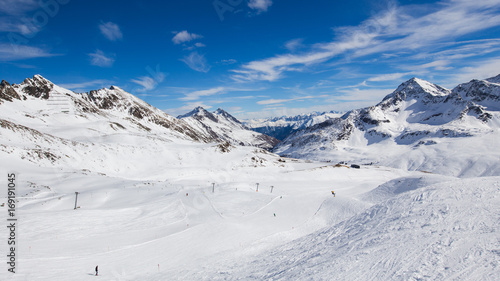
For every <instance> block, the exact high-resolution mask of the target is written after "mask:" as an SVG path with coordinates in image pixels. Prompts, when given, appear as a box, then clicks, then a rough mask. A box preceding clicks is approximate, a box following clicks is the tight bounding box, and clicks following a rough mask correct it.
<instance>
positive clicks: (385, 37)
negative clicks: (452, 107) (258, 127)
mask: <svg viewBox="0 0 500 281" xmlns="http://www.w3.org/2000/svg"><path fill="white" fill-rule="evenodd" d="M0 15H1V16H0V65H1V66H0V74H1V77H0V79H4V80H7V81H9V82H10V83H20V82H22V80H24V78H26V77H32V76H33V75H34V74H41V75H43V76H44V77H46V78H47V79H49V80H51V81H52V82H54V83H56V84H58V85H61V86H63V87H66V88H69V89H71V90H74V91H76V92H84V91H89V90H92V89H98V88H102V87H109V86H110V85H117V86H119V87H121V88H123V89H125V90H127V91H129V92H131V93H132V94H134V95H137V96H139V97H140V98H142V99H144V100H145V101H147V102H148V103H150V104H152V105H154V106H156V107H158V108H160V109H162V110H165V111H166V112H167V113H169V114H172V115H174V116H176V115H178V114H182V113H186V112H188V111H190V110H191V109H193V108H194V107H196V106H203V107H205V108H206V109H208V110H216V109H217V108H219V107H221V108H223V109H225V110H227V111H228V112H230V113H231V114H234V115H235V116H236V117H239V118H259V117H268V116H281V115H295V114H300V113H307V112H312V111H330V110H339V111H345V110H349V109H354V108H359V107H364V106H368V105H373V104H375V103H377V102H378V101H380V100H381V99H382V98H383V97H384V96H385V95H387V94H389V93H390V92H392V91H393V90H394V89H395V88H396V87H397V86H398V85H399V84H400V83H402V82H404V81H406V80H407V79H409V78H411V77H419V78H422V79H425V80H428V81H430V82H434V83H437V84H439V85H441V86H444V87H453V86H455V85H456V84H458V83H461V82H467V81H469V80H471V79H473V78H487V77H491V76H495V75H497V74H500V1H499V0H474V1H470V0H445V1H418V0H413V1H412V0H407V1H398V2H396V1H367V0H351V1H344V0H343V1H331V0H330V1H328V0H316V1H305V0H300V1H299V0H246V1H245V0H182V1H127V0H122V1H77V0H41V1H39V0H0Z"/></svg>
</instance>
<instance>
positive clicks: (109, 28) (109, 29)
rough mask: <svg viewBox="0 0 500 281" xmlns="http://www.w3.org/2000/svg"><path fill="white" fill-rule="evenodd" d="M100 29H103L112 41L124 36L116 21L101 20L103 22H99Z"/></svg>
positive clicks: (102, 31)
mask: <svg viewBox="0 0 500 281" xmlns="http://www.w3.org/2000/svg"><path fill="white" fill-rule="evenodd" d="M99 29H100V30H101V33H102V35H104V37H106V38H107V39H108V40H110V41H116V40H120V39H122V38H123V34H122V32H121V30H120V27H119V26H118V25H117V24H116V23H113V22H101V24H99Z"/></svg>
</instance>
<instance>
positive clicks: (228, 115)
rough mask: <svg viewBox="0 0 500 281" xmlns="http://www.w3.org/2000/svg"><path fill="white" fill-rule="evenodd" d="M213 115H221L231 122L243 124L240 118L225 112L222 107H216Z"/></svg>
mask: <svg viewBox="0 0 500 281" xmlns="http://www.w3.org/2000/svg"><path fill="white" fill-rule="evenodd" d="M214 114H215V115H217V116H221V117H223V118H225V119H226V120H229V121H231V122H233V123H236V124H240V125H243V124H242V123H241V122H240V120H238V119H236V118H235V117H234V116H232V115H231V114H229V113H227V111H225V110H224V109H222V108H218V109H217V110H216V111H215V112H214Z"/></svg>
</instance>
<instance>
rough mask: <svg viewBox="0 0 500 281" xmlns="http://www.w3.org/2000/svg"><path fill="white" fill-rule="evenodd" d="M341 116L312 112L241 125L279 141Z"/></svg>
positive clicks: (337, 113)
mask: <svg viewBox="0 0 500 281" xmlns="http://www.w3.org/2000/svg"><path fill="white" fill-rule="evenodd" d="M341 115H342V113H340V112H336V111H330V112H313V113H307V114H301V115H296V116H282V117H274V118H264V119H252V120H247V121H245V122H243V123H244V124H245V126H247V127H248V128H250V129H252V130H254V131H256V132H259V133H263V134H266V135H268V136H272V137H274V138H276V139H279V140H284V139H285V138H286V137H288V136H289V135H290V134H292V133H293V132H295V131H297V130H300V129H304V128H307V127H310V126H313V125H316V124H318V123H321V122H324V121H326V120H328V119H331V118H335V117H339V116H341Z"/></svg>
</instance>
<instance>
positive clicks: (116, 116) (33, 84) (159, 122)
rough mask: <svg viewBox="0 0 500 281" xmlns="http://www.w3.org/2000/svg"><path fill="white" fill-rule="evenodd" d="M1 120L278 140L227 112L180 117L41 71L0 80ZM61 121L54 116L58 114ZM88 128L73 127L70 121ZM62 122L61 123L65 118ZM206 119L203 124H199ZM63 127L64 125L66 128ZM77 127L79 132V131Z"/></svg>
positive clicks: (184, 136) (235, 140)
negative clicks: (77, 89)
mask: <svg viewBox="0 0 500 281" xmlns="http://www.w3.org/2000/svg"><path fill="white" fill-rule="evenodd" d="M0 106H1V108H2V111H1V112H2V113H3V114H0V119H1V121H2V124H7V123H9V124H12V126H25V127H26V128H31V129H36V130H40V131H41V133H46V134H51V133H53V132H54V130H57V134H58V135H59V133H61V134H62V135H64V134H69V132H71V137H74V138H75V139H78V138H81V137H90V136H100V137H102V136H106V135H112V134H116V133H117V131H122V132H129V133H130V134H145V133H148V132H151V131H154V132H155V133H156V134H157V135H158V134H159V135H162V136H163V137H164V138H168V139H171V140H176V139H179V140H188V141H195V142H202V143H210V142H214V143H218V142H225V141H228V142H229V143H231V144H237V145H249V146H258V147H261V148H266V149H271V148H272V147H273V146H274V145H275V144H276V143H277V140H275V139H273V138H271V137H268V136H265V135H262V134H259V133H256V132H253V131H251V130H249V129H247V128H245V127H244V126H243V125H242V124H241V123H240V122H239V121H238V120H236V119H235V118H234V117H232V116H231V115H229V114H228V113H227V112H225V111H223V110H218V111H217V112H216V114H215V115H212V114H211V113H208V112H206V111H204V110H203V109H201V108H197V109H195V110H194V111H193V112H191V113H190V114H188V115H186V116H183V118H182V119H177V118H175V117H173V116H170V115H168V114H167V113H165V112H163V111H161V110H159V109H157V108H155V107H153V106H151V105H149V104H148V103H146V102H144V101H143V100H141V99H139V98H137V97H135V96H134V95H132V94H130V93H127V92H126V91H124V90H122V89H120V88H119V87H116V86H111V87H110V88H109V89H106V88H104V89H100V90H93V91H90V92H88V93H74V92H73V91H70V90H68V89H64V88H62V87H59V86H57V85H55V84H54V83H52V82H50V81H49V80H47V79H45V78H44V77H42V76H40V75H35V76H33V78H31V79H30V78H27V79H25V80H24V81H23V82H22V83H21V84H12V85H11V84H10V83H8V82H7V81H3V80H2V82H1V84H0ZM56 116H57V117H58V118H59V119H61V118H63V119H64V121H63V120H61V121H59V120H53V119H54V117H56ZM83 120H86V122H85V123H86V125H85V126H71V124H72V123H75V124H81V123H82V121H83ZM62 121H63V122H62ZM200 121H202V122H200ZM63 128H64V129H63ZM76 131H77V132H76Z"/></svg>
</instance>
